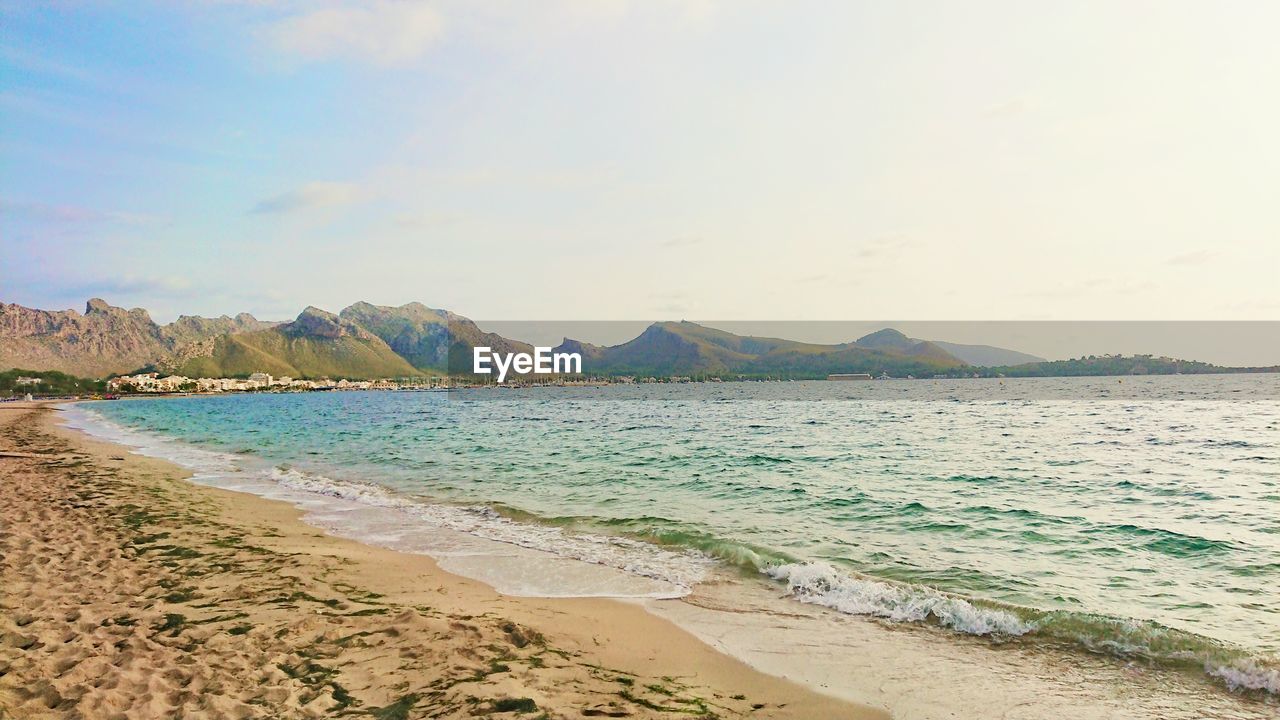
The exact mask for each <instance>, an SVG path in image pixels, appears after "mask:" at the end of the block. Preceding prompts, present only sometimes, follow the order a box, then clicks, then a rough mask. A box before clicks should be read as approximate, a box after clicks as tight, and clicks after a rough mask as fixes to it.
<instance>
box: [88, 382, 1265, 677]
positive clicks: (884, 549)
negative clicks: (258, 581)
mask: <svg viewBox="0 0 1280 720" xmlns="http://www.w3.org/2000/svg"><path fill="white" fill-rule="evenodd" d="M85 407H88V408H89V411H90V412H91V413H97V414H100V415H101V416H102V417H103V418H105V419H106V420H108V421H110V422H111V423H114V424H116V425H119V426H122V427H125V428H130V429H132V430H135V431H142V432H144V433H151V434H159V435H164V436H167V437H171V438H177V439H180V440H181V441H183V443H185V444H187V445H189V446H191V447H194V448H196V449H198V450H200V451H207V452H209V453H210V456H211V457H212V456H214V455H216V456H217V457H219V458H222V460H221V461H222V462H235V460H234V459H236V458H239V459H242V460H243V461H244V462H245V463H248V464H249V465H252V464H253V463H259V464H260V465H261V467H262V468H265V469H266V470H267V471H268V472H269V473H270V477H272V478H273V479H274V480H275V481H278V482H284V483H289V484H290V485H291V486H293V487H299V488H303V489H308V490H313V491H317V492H322V493H326V494H330V495H333V494H340V495H342V496H344V497H349V498H353V499H356V500H360V501H365V500H368V501H370V502H372V504H373V505H386V504H388V503H391V502H395V503H408V504H412V505H415V506H421V508H422V516H423V517H424V518H426V519H427V520H431V521H435V522H440V523H444V524H446V525H447V526H448V527H451V528H454V529H461V530H464V531H467V532H476V533H479V534H481V535H483V536H485V537H488V538H491V539H495V540H499V541H502V542H514V543H516V544H521V545H523V546H526V547H534V548H536V549H538V550H542V551H546V552H549V553H561V554H564V555H566V556H570V557H575V558H578V559H585V560H588V561H590V562H595V563H600V564H605V565H609V566H611V567H615V568H619V569H622V570H625V571H628V572H634V573H636V574H639V575H645V576H647V577H651V578H658V579H661V580H663V581H665V582H668V583H670V584H671V585H672V586H673V587H676V588H681V589H686V590H687V588H688V587H689V586H691V585H694V584H696V583H697V582H699V581H702V580H704V579H705V578H706V577H708V574H709V573H710V574H714V573H733V574H735V575H744V576H748V577H754V578H758V579H759V581H760V582H775V583H780V584H781V585H782V586H783V587H785V588H786V590H787V592H788V593H789V594H790V596H791V597H792V598H793V599H794V600H797V601H802V602H809V603H816V604H820V605H824V606H827V607H830V608H832V609H835V610H838V611H841V612H847V613H851V614H858V615H869V616H874V617H880V618H885V619H888V620H894V621H903V622H913V621H914V622H930V623H935V624H938V625H941V626H943V627H946V628H949V629H951V630H954V631H956V632H961V633H965V634H971V635H975V634H976V635H989V636H992V637H996V638H1007V639H1012V638H1018V639H1019V640H1020V641H1022V642H1032V641H1034V642H1042V643H1046V644H1058V645H1065V646H1075V647H1083V648H1086V649H1089V650H1092V651H1095V652H1105V653H1111V654H1114V655H1117V656H1121V657H1126V658H1134V657H1139V658H1149V659H1154V660H1157V661H1160V662H1168V663H1175V664H1176V663H1182V664H1186V665H1190V666H1195V667H1203V668H1204V670H1205V671H1206V672H1207V673H1208V674H1209V675H1210V676H1211V677H1213V678H1214V679H1215V680H1216V681H1220V682H1221V683H1222V684H1225V685H1226V686H1229V687H1232V688H1236V689H1244V690H1254V691H1261V692H1263V693H1268V692H1270V693H1277V692H1280V670H1278V669H1277V667H1278V666H1277V664H1276V662H1277V661H1276V656H1277V653H1280V376H1275V375H1254V376H1216V377H1203V376H1201V377H1191V376H1175V377H1162V378H1143V379H1131V378H1125V379H1124V381H1123V382H1118V381H1117V380H1116V379H1115V378H1097V379H1086V378H1069V379H1026V380H1006V381H1003V382H1002V381H996V380H961V381H914V382H912V381H889V382H874V383H870V382H868V383H830V382H812V383H768V384H756V383H725V384H690V385H678V386H667V385H663V386H613V387H607V388H530V389H524V390H477V391H456V392H451V393H313V394H294V395H242V396H227V397H191V398H182V399H154V400H153V399H144V400H129V401H121V402H114V403H96V404H93V405H91V406H85ZM228 458H232V459H233V460H228ZM430 508H436V509H438V508H450V509H452V511H455V512H466V513H469V514H468V515H466V518H467V519H466V520H465V522H463V521H459V520H457V518H455V517H454V516H447V513H445V511H444V510H436V509H431V510H428V509H430ZM477 508H483V509H477ZM490 510H496V511H497V513H498V514H497V515H496V516H495V515H494V514H493V513H492V512H490ZM442 513H444V514H442ZM512 520H514V521H515V522H512ZM486 523H487V524H486ZM601 537H604V538H623V539H627V540H628V542H601V541H599V538H601ZM630 540H640V541H643V542H639V543H634V544H628V543H629V541H630ZM593 543H594V544H593ZM655 545H656V546H657V547H656V549H655V547H654V546H655ZM599 548H607V552H603V554H602V552H600V551H599ZM567 590H568V591H569V592H570V593H572V588H568V589H567Z"/></svg>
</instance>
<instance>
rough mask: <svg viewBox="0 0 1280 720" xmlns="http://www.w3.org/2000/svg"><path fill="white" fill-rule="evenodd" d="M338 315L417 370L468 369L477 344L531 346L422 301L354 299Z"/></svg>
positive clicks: (503, 349)
mask: <svg viewBox="0 0 1280 720" xmlns="http://www.w3.org/2000/svg"><path fill="white" fill-rule="evenodd" d="M339 316H340V317H341V318H342V319H343V320H345V321H348V322H351V323H353V324H355V325H358V326H359V327H361V328H363V329H365V330H367V331H369V332H370V333H372V334H374V335H376V336H378V337H379V338H381V339H382V341H383V342H385V343H386V344H387V345H388V346H389V347H390V348H391V349H392V350H394V351H395V352H396V353H397V354H398V355H400V357H402V358H404V359H405V360H407V361H408V362H409V364H411V365H413V366H414V367H415V368H417V369H418V370H424V371H430V372H435V373H444V372H448V371H450V370H452V371H453V372H465V371H466V370H468V369H470V367H471V357H472V356H471V349H472V348H474V347H478V346H480V347H491V348H493V349H494V350H495V351H497V352H503V353H510V352H532V350H533V348H532V347H531V346H530V345H529V344H528V343H523V342H520V341H517V340H509V339H507V338H504V337H502V336H501V335H497V334H495V333H486V332H484V331H482V330H481V329H480V328H479V327H477V326H476V324H475V323H474V322H472V321H471V320H469V319H467V318H465V317H462V316H461V315H458V314H455V313H451V312H449V311H448V310H433V309H431V308H429V307H427V306H426V305H423V304H422V303H409V304H407V305H401V306H399V307H387V306H383V305H373V304H370V303H367V302H358V303H355V304H354V305H351V306H350V307H347V308H346V309H344V310H343V311H342V312H341V313H340V315H339ZM451 358H452V359H451Z"/></svg>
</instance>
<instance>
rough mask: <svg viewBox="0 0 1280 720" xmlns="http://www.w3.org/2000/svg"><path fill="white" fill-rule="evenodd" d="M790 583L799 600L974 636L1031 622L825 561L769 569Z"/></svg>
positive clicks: (1025, 627)
mask: <svg viewBox="0 0 1280 720" xmlns="http://www.w3.org/2000/svg"><path fill="white" fill-rule="evenodd" d="M763 572H764V573H765V574H766V575H768V576H769V577H772V578H774V579H775V580H782V581H784V582H786V583H787V588H788V590H789V591H790V593H791V595H792V596H793V597H795V598H796V599H797V600H799V601H801V602H805V603H810V604H813V605H822V606H824V607H829V608H831V609H833V610H838V611H840V612H842V613H847V614H850V615H870V616H873V617H878V618H884V619H886V620H891V621H893V622H922V621H924V620H927V619H929V618H933V619H934V620H936V621H937V622H938V623H939V624H941V625H943V626H945V627H948V628H951V629H953V630H958V631H960V632H964V633H969V634H972V635H1015V636H1016V635H1025V634H1027V633H1029V632H1031V631H1033V630H1035V626H1034V625H1033V624H1032V623H1029V622H1027V621H1024V620H1023V619H1022V618H1019V617H1018V616H1017V615H1014V614H1013V613H1011V612H1008V611H1006V610H1000V609H998V608H984V607H978V606H976V605H974V604H973V603H970V602H968V601H967V600H963V599H961V598H957V597H952V596H950V595H945V594H943V593H940V592H938V591H936V590H933V589H932V588H927V587H922V586H908V585H898V584H894V583H888V582H882V581H879V580H869V579H864V578H858V577H854V576H852V575H849V574H846V573H842V572H840V571H838V570H836V569H835V568H834V567H832V566H831V565H828V564H825V563H788V564H786V565H775V566H772V567H768V568H765V569H764V571H763Z"/></svg>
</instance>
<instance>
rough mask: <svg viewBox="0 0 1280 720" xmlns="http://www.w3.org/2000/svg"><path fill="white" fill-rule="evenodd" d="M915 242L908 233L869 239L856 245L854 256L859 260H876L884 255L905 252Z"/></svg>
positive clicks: (888, 255) (889, 255)
mask: <svg viewBox="0 0 1280 720" xmlns="http://www.w3.org/2000/svg"><path fill="white" fill-rule="evenodd" d="M913 244H914V241H913V240H912V239H911V238H909V237H907V236H906V235H902V234H896V235H885V236H882V237H878V238H875V239H873V240H870V241H867V242H865V243H863V244H862V245H860V246H858V247H856V248H855V249H854V251H853V257H854V258H856V259H858V260H874V259H877V258H882V257H891V256H894V255H897V254H899V253H902V252H904V251H905V250H907V249H908V248H910V247H911V246H912V245H913Z"/></svg>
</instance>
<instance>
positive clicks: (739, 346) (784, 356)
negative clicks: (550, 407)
mask: <svg viewBox="0 0 1280 720" xmlns="http://www.w3.org/2000/svg"><path fill="white" fill-rule="evenodd" d="M573 348H582V349H584V350H586V353H584V355H583V369H584V371H585V372H586V373H588V374H612V375H621V374H630V375H645V376H658V377H661V376H678V375H685V376H691V375H715V376H732V375H748V376H787V377H793V378H806V377H808V378H813V377H826V376H827V375H829V374H831V373H858V372H866V373H872V374H875V375H879V374H881V373H888V374H890V375H899V376H905V375H909V374H916V375H925V374H927V375H932V374H936V373H940V372H946V371H948V370H952V369H954V368H958V367H961V366H963V365H964V363H963V362H961V361H960V360H958V359H957V358H955V357H952V356H951V355H949V354H947V353H946V351H944V350H942V349H941V348H938V347H936V346H934V345H932V344H931V343H921V342H916V343H910V344H907V345H906V346H904V347H901V348H899V347H897V346H895V345H890V344H885V345H882V346H880V347H863V346H860V345H858V344H857V343H844V344H839V345H820V344H813V343H803V342H797V341H794V340H784V339H781V338H768V337H754V336H746V335H735V334H734V333H730V332H726V331H724V330H717V329H715V328H709V327H706V326H703V325H698V324H697V323H692V322H687V321H685V322H678V323H677V322H661V323H654V324H653V325H650V326H649V327H648V328H646V329H645V331H644V332H642V333H641V334H640V335H639V336H638V337H636V338H635V339H634V340H631V341H629V342H626V343H623V344H621V345H615V346H612V347H604V348H602V347H597V346H593V345H587V344H584V343H580V342H578V341H575V340H566V341H565V342H564V343H562V344H561V345H560V347H559V348H557V349H558V350H560V351H564V350H572V349H573Z"/></svg>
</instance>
